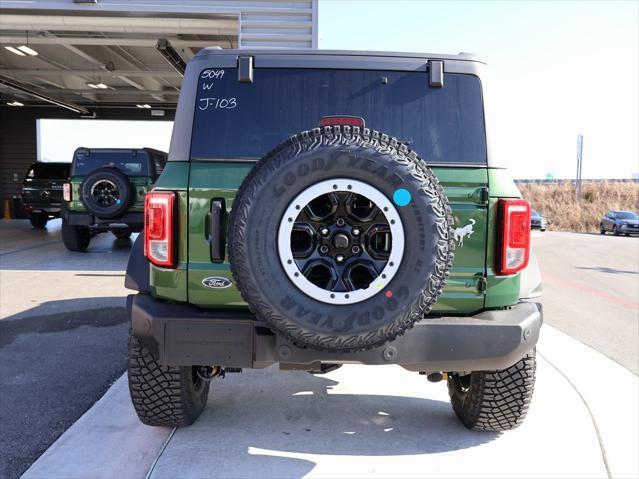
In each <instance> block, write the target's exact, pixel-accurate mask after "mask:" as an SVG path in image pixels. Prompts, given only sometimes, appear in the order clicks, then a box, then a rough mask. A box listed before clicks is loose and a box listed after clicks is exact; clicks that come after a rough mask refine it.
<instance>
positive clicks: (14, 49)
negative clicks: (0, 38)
mask: <svg viewBox="0 0 639 479" xmlns="http://www.w3.org/2000/svg"><path fill="white" fill-rule="evenodd" d="M5 48H6V49H7V50H9V51H10V52H11V53H15V54H16V55H19V56H21V57H26V55H25V54H24V53H22V52H21V51H20V50H18V49H17V48H16V47H5Z"/></svg>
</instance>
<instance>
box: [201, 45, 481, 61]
mask: <svg viewBox="0 0 639 479" xmlns="http://www.w3.org/2000/svg"><path fill="white" fill-rule="evenodd" d="M210 55H243V56H256V57H260V56H270V55H278V56H287V55H290V56H297V57H299V56H310V57H318V56H345V57H346V56H359V57H377V58H415V59H417V58H419V59H424V60H457V61H468V62H476V63H485V62H484V61H482V60H480V59H479V58H478V57H477V55H475V54H474V53H466V52H462V53H458V54H456V55H455V54H453V55H451V54H442V53H415V52H384V51H365V50H311V49H277V48H243V49H222V48H217V47H207V48H203V49H202V50H200V51H199V52H198V53H197V54H196V55H195V57H194V58H199V57H204V56H210Z"/></svg>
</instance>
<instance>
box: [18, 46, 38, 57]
mask: <svg viewBox="0 0 639 479" xmlns="http://www.w3.org/2000/svg"><path fill="white" fill-rule="evenodd" d="M18 50H20V51H21V52H23V53H26V54H27V55H29V56H31V57H36V56H38V52H36V51H35V50H34V49H33V48H29V47H28V46H26V45H20V46H19V47H18Z"/></svg>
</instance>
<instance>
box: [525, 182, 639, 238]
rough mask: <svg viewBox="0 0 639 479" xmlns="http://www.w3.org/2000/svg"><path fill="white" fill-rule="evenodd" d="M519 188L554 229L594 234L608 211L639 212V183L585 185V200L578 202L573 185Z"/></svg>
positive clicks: (560, 184) (583, 195)
mask: <svg viewBox="0 0 639 479" xmlns="http://www.w3.org/2000/svg"><path fill="white" fill-rule="evenodd" d="M518 186H519V189H520V190H521V192H522V194H523V195H524V198H526V199H528V200H529V201H530V202H531V203H532V206H533V208H534V209H536V210H537V211H538V212H539V213H540V214H542V215H543V216H545V217H546V218H547V219H548V222H549V226H548V228H549V229H552V230H558V231H577V232H581V233H586V232H589V233H594V232H598V231H599V221H600V220H601V217H602V216H603V214H604V213H605V212H606V211H608V210H630V211H639V183H623V182H615V181H605V182H584V183H583V184H582V187H581V193H582V194H581V196H582V199H581V201H577V199H576V197H575V186H574V185H573V184H572V183H571V182H565V183H557V184H519V185H518Z"/></svg>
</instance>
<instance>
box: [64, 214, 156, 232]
mask: <svg viewBox="0 0 639 479" xmlns="http://www.w3.org/2000/svg"><path fill="white" fill-rule="evenodd" d="M61 216H62V219H63V220H64V221H65V222H66V223H67V224H68V225H71V226H95V227H97V228H98V229H100V228H103V229H110V228H113V229H116V228H124V227H127V228H128V229H131V230H133V231H142V228H143V226H144V213H142V212H135V213H125V214H123V215H122V216H120V217H118V218H109V219H104V218H98V217H97V216H94V215H92V214H89V213H75V212H73V211H69V210H64V209H63V210H62V213H61Z"/></svg>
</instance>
